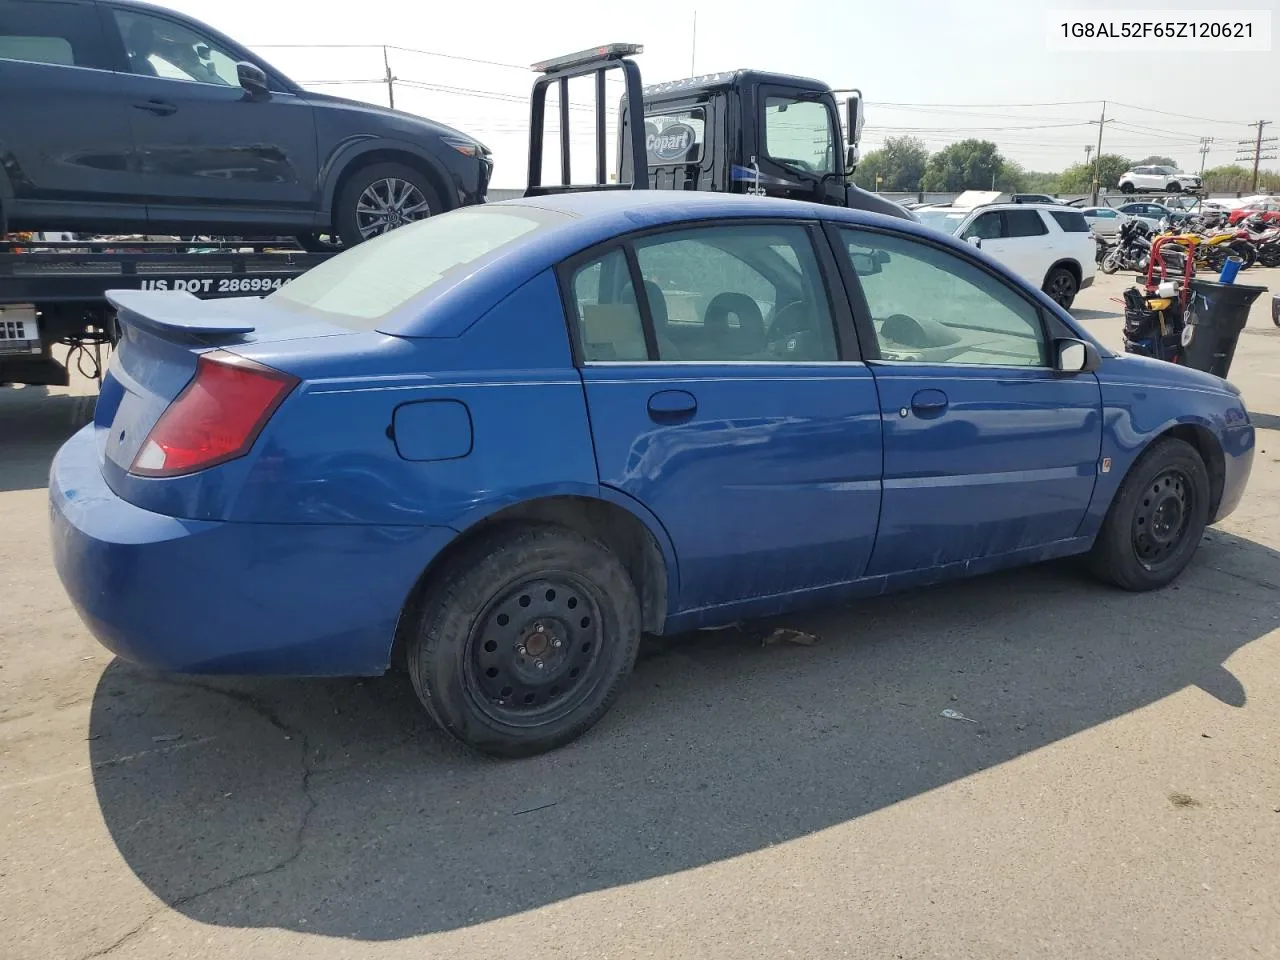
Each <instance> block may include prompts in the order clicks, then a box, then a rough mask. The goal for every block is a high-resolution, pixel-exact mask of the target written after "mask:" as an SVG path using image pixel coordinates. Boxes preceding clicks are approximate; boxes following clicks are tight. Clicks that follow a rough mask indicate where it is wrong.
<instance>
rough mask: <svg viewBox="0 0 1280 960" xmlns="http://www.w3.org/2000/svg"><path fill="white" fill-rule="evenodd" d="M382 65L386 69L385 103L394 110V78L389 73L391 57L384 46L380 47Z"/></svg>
mask: <svg viewBox="0 0 1280 960" xmlns="http://www.w3.org/2000/svg"><path fill="white" fill-rule="evenodd" d="M382 65H383V66H384V67H386V70H387V73H386V79H387V105H388V106H389V107H391V109H392V110H394V109H395V108H396V78H395V76H394V75H393V74H392V73H391V58H390V57H389V56H388V55H387V48H386V47H385V46H384V47H383V48H382Z"/></svg>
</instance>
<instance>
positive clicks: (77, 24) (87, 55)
mask: <svg viewBox="0 0 1280 960" xmlns="http://www.w3.org/2000/svg"><path fill="white" fill-rule="evenodd" d="M103 58H104V52H103V44H102V31H101V29H100V28H99V25H98V18H97V15H96V12H95V11H94V9H93V7H90V6H85V5H84V4H81V3H62V2H57V0H54V2H49V0H0V60H23V61H26V62H27V63H45V64H51V65H54V66H61V67H92V68H96V69H102V68H104V67H105V64H104V63H103Z"/></svg>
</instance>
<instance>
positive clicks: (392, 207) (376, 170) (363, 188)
mask: <svg viewBox="0 0 1280 960" xmlns="http://www.w3.org/2000/svg"><path fill="white" fill-rule="evenodd" d="M443 210H444V206H443V204H442V203H441V200H440V195H439V194H438V193H436V190H435V188H434V187H433V186H432V185H431V183H430V182H429V181H428V180H427V178H426V177H425V176H423V174H421V173H420V172H418V171H417V170H414V169H413V168H412V167H408V166H405V165H404V164H403V163H375V164H373V165H372V166H369V167H365V168H364V169H363V170H357V171H356V172H355V174H353V175H352V177H351V179H350V180H348V181H347V182H346V184H345V185H344V186H343V188H342V190H341V191H340V192H339V194H338V199H337V203H336V206H335V209H334V212H333V222H334V225H335V226H336V228H337V231H338V236H339V237H341V239H342V245H343V246H344V247H354V246H355V245H356V244H357V243H361V242H363V241H365V240H368V239H370V238H371V237H376V236H378V235H379V234H383V233H386V232H387V231H389V230H394V229H395V228H396V227H400V226H404V225H405V224H407V223H413V222H415V221H417V220H425V219H426V218H427V217H429V216H431V215H432V214H435V213H441V212H443Z"/></svg>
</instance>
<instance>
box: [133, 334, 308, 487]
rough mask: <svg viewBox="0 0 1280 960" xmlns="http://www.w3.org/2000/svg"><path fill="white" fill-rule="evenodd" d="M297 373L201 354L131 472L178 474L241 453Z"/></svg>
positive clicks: (221, 353) (218, 353) (231, 356)
mask: <svg viewBox="0 0 1280 960" xmlns="http://www.w3.org/2000/svg"><path fill="white" fill-rule="evenodd" d="M297 385H298V379H297V377H293V376H290V375H289V374H287V373H282V372H281V371H279V370H273V369H272V368H271V367H267V366H263V365H262V364H260V363H256V362H255V361H253V360H246V359H244V358H243V357H238V356H236V355H235V354H233V353H226V352H224V351H221V350H217V351H214V352H213V353H206V354H202V355H201V356H200V358H199V359H198V360H197V361H196V375H195V376H194V377H193V378H192V380H191V382H190V383H188V384H187V386H186V388H185V389H183V391H182V393H180V394H178V397H177V399H176V400H174V401H173V403H171V404H170V405H169V408H168V409H167V410H165V412H164V413H163V414H162V415H161V416H160V419H159V420H158V421H157V422H156V425H155V426H154V427H152V428H151V432H150V433H149V434H147V439H146V440H145V441H143V444H142V447H141V449H140V450H139V451H138V455H137V456H136V457H134V459H133V466H131V467H130V468H129V472H130V473H133V474H137V475H138V476H142V477H177V476H182V475H183V474H188V473H195V472H197V471H199V470H204V469H207V468H208V467H212V466H216V465H217V464H219V463H226V462H227V461H228V460H235V459H236V458H237V457H243V456H244V455H245V454H246V453H248V452H249V451H250V449H252V447H253V444H254V442H255V441H257V439H258V434H260V433H261V432H262V428H263V427H264V426H266V423H267V421H268V420H270V419H271V415H272V414H273V413H275V412H276V408H277V407H279V406H280V404H281V402H282V401H283V400H284V398H285V397H286V396H288V395H289V391H291V390H292V389H293V388H294V387H296V386H297Z"/></svg>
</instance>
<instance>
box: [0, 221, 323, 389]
mask: <svg viewBox="0 0 1280 960" xmlns="http://www.w3.org/2000/svg"><path fill="white" fill-rule="evenodd" d="M331 256H333V254H332V253H306V252H303V251H300V250H296V249H289V248H288V247H287V246H286V245H284V244H282V243H280V242H279V241H271V242H261V241H254V242H238V241H230V242H228V241H220V242H211V243H201V242H194V243H176V242H169V241H164V242H156V241H131V240H129V241H111V240H107V241H103V240H97V241H89V242H76V241H61V242H55V243H48V242H43V241H0V384H4V383H27V384H45V385H51V386H54V385H65V384H67V382H68V374H67V369H66V366H65V365H64V364H63V363H61V362H59V361H58V360H57V359H56V358H55V357H54V356H53V353H52V348H53V347H54V346H55V345H62V346H66V347H68V348H69V350H70V351H72V352H76V351H85V350H89V349H90V348H92V350H93V359H92V362H91V365H90V370H91V371H92V372H93V373H94V375H95V376H100V375H101V366H102V365H101V356H102V348H103V347H104V346H105V345H109V344H111V343H114V341H115V339H116V333H115V330H116V327H115V317H114V314H113V312H112V309H111V306H110V304H108V303H107V300H106V292H107V291H108V290H186V291H189V292H191V293H193V294H195V295H196V296H198V297H202V298H217V297H242V296H262V295H265V294H268V293H271V292H272V291H273V290H278V289H279V288H280V287H281V286H283V285H284V284H286V283H288V282H289V281H290V280H292V279H293V278H294V277H297V276H300V275H301V274H303V273H305V272H306V271H307V270H309V269H311V268H312V267H313V266H315V265H316V264H318V263H320V262H322V261H324V260H326V259H328V258H329V257H331Z"/></svg>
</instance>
